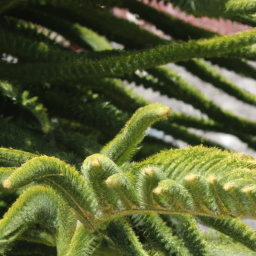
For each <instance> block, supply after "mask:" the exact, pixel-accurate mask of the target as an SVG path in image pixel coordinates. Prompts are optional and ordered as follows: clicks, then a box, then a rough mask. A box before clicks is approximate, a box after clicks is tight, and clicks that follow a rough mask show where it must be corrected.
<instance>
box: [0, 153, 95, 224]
mask: <svg viewBox="0 0 256 256" xmlns="http://www.w3.org/2000/svg"><path fill="white" fill-rule="evenodd" d="M20 173H22V178H21V177H20ZM40 179H42V180H44V181H45V182H46V183H47V185H49V186H51V187H53V188H54V189H57V190H58V192H59V193H60V195H61V196H63V198H64V200H66V201H67V202H68V204H70V205H72V207H73V208H74V211H75V212H76V213H77V215H78V216H79V218H80V220H81V222H82V223H84V225H85V226H86V227H88V228H89V229H91V226H90V225H91V224H90V223H89V219H90V218H91V217H92V214H91V213H90V212H95V211H97V210H96V209H95V205H94V208H93V206H92V203H93V201H95V200H94V199H93V198H92V196H91V195H90V192H89V191H88V186H87V184H86V182H85V181H84V180H83V179H82V177H81V175H80V174H79V173H78V172H77V171H76V169H75V168H74V167H71V166H70V165H67V164H65V163H64V162H62V161H60V160H59V159H56V158H54V157H46V156H41V157H35V158H33V159H32V160H31V161H30V162H28V163H25V164H23V165H22V166H21V167H20V168H18V169H17V170H16V171H15V172H14V173H13V174H12V175H11V176H10V177H9V178H8V179H7V180H5V181H4V183H3V186H4V187H5V188H8V189H11V188H19V187H21V186H24V185H26V184H29V183H30V182H32V181H33V180H40ZM67 184H69V186H70V187H69V189H67V188H66V187H67ZM71 184H72V185H71ZM90 216H91V217H90Z"/></svg>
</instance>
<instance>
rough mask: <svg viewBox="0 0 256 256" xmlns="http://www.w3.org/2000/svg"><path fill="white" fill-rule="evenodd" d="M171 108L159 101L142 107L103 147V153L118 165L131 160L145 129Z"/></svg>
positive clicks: (163, 116)
mask: <svg viewBox="0 0 256 256" xmlns="http://www.w3.org/2000/svg"><path fill="white" fill-rule="evenodd" d="M169 111H170V108H168V107H166V106H163V105H161V104H159V103H154V104H150V105H148V106H146V107H144V108H140V109H139V110H137V112H136V113H135V114H134V115H133V117H132V118H131V119H130V121H129V122H128V123H127V124H126V127H125V128H124V129H123V130H122V131H121V132H120V133H119V135H117V137H116V138H115V139H114V140H112V141H111V143H109V144H108V145H107V146H105V147H104V148H103V149H102V151H101V152H102V154H104V155H106V156H108V157H109V158H110V159H112V160H113V161H114V162H116V163H117V164H118V165H121V164H122V163H124V162H125V161H127V160H129V158H130V157H131V156H132V154H133V153H134V151H135V150H136V148H137V145H138V144H139V143H140V142H141V141H142V139H143V138H144V136H145V130H146V129H147V128H148V127H149V126H151V125H152V124H153V123H154V122H156V121H158V120H163V119H166V118H167V115H168V114H169Z"/></svg>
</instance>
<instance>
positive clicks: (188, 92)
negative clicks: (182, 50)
mask: <svg viewBox="0 0 256 256" xmlns="http://www.w3.org/2000/svg"><path fill="white" fill-rule="evenodd" d="M148 71H149V73H150V74H152V75H154V76H155V77H157V78H158V79H159V80H160V81H162V82H163V85H164V86H169V89H170V93H169V94H171V95H173V96H174V97H175V98H177V99H182V100H183V101H185V102H187V103H190V104H192V105H193V106H194V107H196V108H198V109H200V110H201V111H202V112H204V113H206V114H208V115H209V117H210V118H212V119H214V120H216V121H218V122H220V123H225V125H226V126H228V127H230V128H232V126H234V125H235V126H236V128H237V129H238V130H239V131H245V130H246V131H247V132H248V133H249V134H253V133H254V130H255V128H253V127H254V126H255V124H254V123H253V122H250V121H248V120H246V119H244V118H241V117H237V116H234V115H233V114H231V113H229V112H227V111H224V110H222V109H221V108H220V107H218V106H216V105H215V104H214V103H212V102H211V101H210V100H209V99H207V98H206V97H205V96H204V95H203V94H201V92H200V91H198V90H197V89H195V88H192V87H191V86H190V85H189V84H187V83H186V82H185V81H184V80H183V79H182V78H180V77H179V76H177V75H176V74H175V73H174V72H172V71H171V70H170V69H168V68H164V67H161V68H154V69H150V70H148ZM170 83H172V86H170V85H169V84H170ZM174 86H176V88H175V87H174ZM179 90H180V91H179ZM225 120H229V121H228V122H227V123H226V122H225ZM231 124H232V125H231Z"/></svg>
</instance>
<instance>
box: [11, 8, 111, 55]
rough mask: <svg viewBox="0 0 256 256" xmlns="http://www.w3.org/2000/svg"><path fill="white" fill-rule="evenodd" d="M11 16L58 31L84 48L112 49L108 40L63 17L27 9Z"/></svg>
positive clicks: (16, 11)
mask: <svg viewBox="0 0 256 256" xmlns="http://www.w3.org/2000/svg"><path fill="white" fill-rule="evenodd" d="M10 14H11V15H13V16H15V17H17V18H20V19H24V20H27V21H31V22H34V23H37V24H40V25H42V26H44V27H47V28H48V29H51V30H53V31H56V32H57V33H59V34H61V35H62V36H64V37H65V38H66V39H68V40H70V41H71V42H73V43H75V44H77V45H79V46H81V47H83V48H88V47H89V48H93V49H94V50H97V48H98V49H102V48H104V49H105V50H107V49H111V47H110V46H109V43H108V42H107V40H106V39H104V38H99V37H98V36H97V35H96V33H95V32H94V31H92V30H90V29H88V28H86V27H84V26H81V25H80V24H79V23H72V22H69V21H67V20H65V19H63V18H61V17H56V16H55V15H52V14H51V13H49V12H47V13H45V12H43V11H40V10H38V9H33V8H29V9H28V8H25V9H18V10H13V11H12V12H11V13H10ZM45 16H47V19H45Z"/></svg>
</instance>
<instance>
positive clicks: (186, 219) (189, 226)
mask: <svg viewBox="0 0 256 256" xmlns="http://www.w3.org/2000/svg"><path fill="white" fill-rule="evenodd" d="M170 218H171V220H172V222H173V223H174V226H176V229H178V230H179V231H178V233H179V236H180V237H182V239H183V241H184V243H185V245H186V247H187V248H188V249H189V251H190V253H191V254H192V255H198V256H199V255H206V250H207V244H206V241H205V240H204V237H203V236H202V234H201V232H200V230H199V228H198V226H197V221H196V220H195V219H194V217H193V216H191V215H170Z"/></svg>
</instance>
